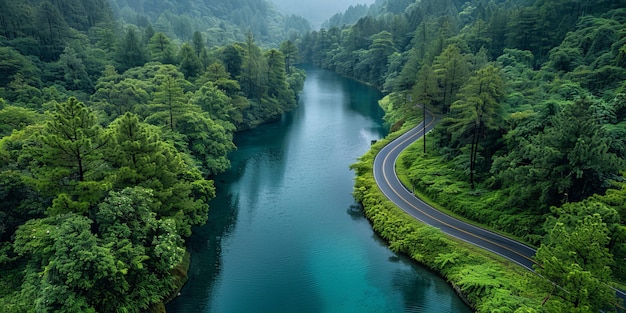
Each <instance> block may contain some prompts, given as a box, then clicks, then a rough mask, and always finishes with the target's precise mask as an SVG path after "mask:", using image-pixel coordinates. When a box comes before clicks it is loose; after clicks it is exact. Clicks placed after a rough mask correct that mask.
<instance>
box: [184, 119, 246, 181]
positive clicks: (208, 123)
mask: <svg viewBox="0 0 626 313" xmlns="http://www.w3.org/2000/svg"><path fill="white" fill-rule="evenodd" d="M231 125H232V124H231ZM233 128H234V127H233ZM232 130H233V129H225V128H224V127H223V126H222V125H221V124H219V123H216V122H214V121H213V120H212V119H211V118H209V114H207V113H197V112H193V113H186V114H183V116H182V118H181V120H180V122H179V126H178V131H179V132H180V134H181V135H182V141H184V143H185V145H186V147H187V149H188V150H189V151H190V153H191V155H192V156H193V158H194V159H195V160H197V161H198V163H199V167H200V168H201V169H202V172H203V173H204V174H205V176H210V175H214V174H219V173H222V172H224V171H225V170H227V169H228V168H229V167H230V160H228V153H229V152H231V151H232V150H234V149H235V145H234V144H233V135H232Z"/></svg>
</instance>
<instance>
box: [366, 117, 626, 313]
mask: <svg viewBox="0 0 626 313" xmlns="http://www.w3.org/2000/svg"><path fill="white" fill-rule="evenodd" d="M436 122H437V118H436V117H435V116H433V115H432V114H428V115H427V116H426V119H425V120H424V121H423V122H422V123H420V124H419V125H417V126H416V127H414V128H412V129H411V130H409V131H408V132H406V133H404V134H403V135H402V136H400V137H398V138H396V139H395V140H393V141H392V142H390V143H389V144H387V145H386V146H385V147H384V148H382V149H381V150H380V151H379V152H378V154H377V155H376V158H375V159H374V179H375V180H376V183H377V184H378V187H379V188H380V190H381V191H382V192H383V194H385V196H386V197H387V198H388V199H389V200H391V201H392V202H393V203H395V204H396V205H397V206H398V207H399V208H400V209H402V210H403V211H405V212H406V213H408V214H409V215H411V216H413V217H414V218H416V219H418V220H419V221H421V222H422V223H425V224H428V225H431V226H434V227H437V228H439V229H440V230H441V231H442V232H444V233H445V234H448V235H450V236H453V237H455V238H458V239H460V240H463V241H466V242H469V243H471V244H473V245H475V246H478V247H480V248H483V249H485V250H488V251H491V252H493V253H495V254H498V255H501V256H502V257H504V258H506V259H508V260H511V261H513V262H515V263H517V264H519V265H520V266H522V267H524V268H526V269H528V270H530V271H533V272H534V269H533V264H536V263H537V262H535V260H534V259H533V256H534V255H535V253H536V252H537V251H536V250H535V249H533V248H531V247H529V246H527V245H525V244H522V243H520V242H517V241H515V240H512V239H509V238H507V237H504V236H501V235H498V234H496V233H494V232H491V231H488V230H486V229H483V228H480V227H477V226H474V225H470V224H468V223H465V222H463V221H460V220H458V219H456V218H454V217H451V216H449V215H447V214H445V213H442V212H441V211H439V210H437V209H435V208H433V207H432V206H430V205H428V204H427V203H425V202H424V201H422V200H421V199H419V198H417V197H416V196H415V195H414V194H413V193H412V192H411V191H410V190H408V189H407V188H406V187H405V186H404V185H403V184H402V183H401V182H400V179H399V178H398V175H397V174H396V170H395V166H396V161H397V160H398V157H399V156H400V153H402V151H404V149H406V148H407V147H409V146H410V145H411V144H412V143H413V142H415V141H416V140H418V139H419V138H421V137H422V136H423V135H424V123H426V127H425V130H426V133H428V132H429V131H430V130H432V129H433V127H434V126H435V124H436ZM611 288H612V287H611ZM612 289H613V290H615V292H616V295H617V297H619V298H620V299H621V300H622V301H623V302H624V303H626V293H624V291H621V290H618V289H615V288H612ZM618 307H620V306H618ZM620 308H622V307H620ZM622 309H623V308H622Z"/></svg>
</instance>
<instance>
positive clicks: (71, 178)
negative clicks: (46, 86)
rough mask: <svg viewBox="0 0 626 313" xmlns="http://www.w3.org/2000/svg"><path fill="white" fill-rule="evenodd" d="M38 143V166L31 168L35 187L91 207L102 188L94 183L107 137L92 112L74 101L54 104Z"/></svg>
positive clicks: (97, 175) (97, 176) (98, 172)
mask: <svg viewBox="0 0 626 313" xmlns="http://www.w3.org/2000/svg"><path fill="white" fill-rule="evenodd" d="M39 140H40V141H41V148H39V151H37V153H38V156H37V160H38V161H39V162H41V166H33V167H31V171H33V172H34V173H35V178H36V179H37V181H36V184H37V185H40V186H41V187H42V188H43V190H45V191H46V192H47V193H50V194H52V195H54V194H57V193H59V192H64V193H68V194H69V195H71V196H73V197H78V199H79V200H82V201H88V202H91V203H92V204H93V203H94V202H93V201H97V200H98V199H99V196H98V195H99V194H100V193H101V192H102V190H101V188H102V187H103V186H101V185H100V184H98V183H95V181H96V180H98V179H99V178H100V177H101V175H102V172H101V171H102V167H101V165H102V163H103V157H102V148H103V147H104V146H105V145H106V144H107V138H106V136H104V132H103V130H102V128H101V127H100V126H99V125H98V124H97V123H96V118H95V115H94V113H93V112H91V110H89V109H88V108H87V107H86V106H85V104H84V103H82V102H79V101H78V100H76V99H75V98H70V99H68V100H67V102H64V103H55V110H54V111H53V112H51V113H49V120H48V121H46V123H45V125H44V128H43V132H42V135H41V136H40V138H39Z"/></svg>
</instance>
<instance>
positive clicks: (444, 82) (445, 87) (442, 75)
mask: <svg viewBox="0 0 626 313" xmlns="http://www.w3.org/2000/svg"><path fill="white" fill-rule="evenodd" d="M432 68H433V71H434V72H435V75H436V76H437V81H438V83H439V95H438V97H437V98H436V102H437V103H438V105H441V108H442V110H441V112H442V113H444V114H446V113H448V111H449V110H450V106H451V105H452V103H453V102H454V101H455V100H456V94H457V92H458V91H459V90H460V88H461V86H463V83H464V82H465V81H466V80H467V78H468V75H469V70H468V68H469V66H468V62H467V61H466V59H465V57H464V56H463V55H462V54H461V49H459V47H457V46H456V45H449V46H448V47H447V48H446V49H445V50H444V51H443V52H442V53H441V54H440V55H439V56H437V57H436V58H435V61H434V62H433V66H432Z"/></svg>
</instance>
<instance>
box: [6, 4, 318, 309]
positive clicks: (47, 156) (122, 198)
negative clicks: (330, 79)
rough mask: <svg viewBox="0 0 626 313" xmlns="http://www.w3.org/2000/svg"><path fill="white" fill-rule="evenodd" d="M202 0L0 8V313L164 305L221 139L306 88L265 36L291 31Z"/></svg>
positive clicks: (226, 147) (272, 114)
mask: <svg viewBox="0 0 626 313" xmlns="http://www.w3.org/2000/svg"><path fill="white" fill-rule="evenodd" d="M213 2H214V3H212V4H208V3H205V2H203V1H180V2H178V3H176V2H171V1H128V2H126V1H111V2H110V3H109V2H107V1H103V0H89V1H78V0H76V1H74V0H65V1H48V0H32V1H12V0H7V1H1V2H0V273H1V275H0V308H2V309H0V310H1V311H2V312H35V311H36V312H147V311H150V310H155V309H156V310H158V309H159V308H162V303H163V301H166V300H167V299H168V298H170V297H172V296H173V295H175V293H176V291H177V288H178V287H179V286H180V285H181V283H182V282H183V281H184V279H185V264H186V263H187V262H188V259H187V258H186V256H185V246H184V239H185V238H186V237H188V236H189V235H191V227H192V226H193V225H201V224H204V223H205V222H206V220H207V214H208V209H209V206H208V202H209V200H211V199H212V198H213V197H214V195H215V188H214V186H213V181H212V180H211V177H212V176H213V175H214V174H216V173H221V172H222V171H224V170H225V169H227V168H228V167H229V166H230V162H229V160H228V158H227V156H228V153H229V152H230V151H232V150H233V149H235V145H234V144H233V141H232V139H233V133H234V132H235V131H237V130H243V129H247V128H251V127H255V126H256V125H258V124H260V123H265V122H267V121H271V120H275V119H277V118H279V117H280V116H281V114H282V113H283V112H286V111H289V110H291V109H293V108H294V107H295V106H296V101H297V94H298V92H299V91H300V90H301V89H302V86H303V82H304V78H305V76H304V72H303V71H302V70H298V69H296V68H294V67H293V65H294V64H295V63H296V62H297V60H298V50H297V48H296V46H295V45H294V44H293V42H291V41H284V42H282V43H280V42H279V41H278V40H279V39H282V38H287V36H288V34H292V36H295V34H297V32H299V31H301V30H307V29H308V24H307V23H306V22H303V20H301V19H298V18H296V17H282V16H280V15H279V14H278V13H276V12H275V11H273V10H272V9H271V6H270V5H269V4H268V3H266V2H263V1H239V2H238V4H237V5H236V4H235V3H233V2H232V1H213ZM235 5H236V6H235ZM234 6H235V7H234ZM250 30H251V31H250ZM256 38H259V40H260V42H261V43H262V44H263V45H264V46H275V47H276V48H262V47H261V46H260V45H259V44H258V43H257V39H256Z"/></svg>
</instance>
